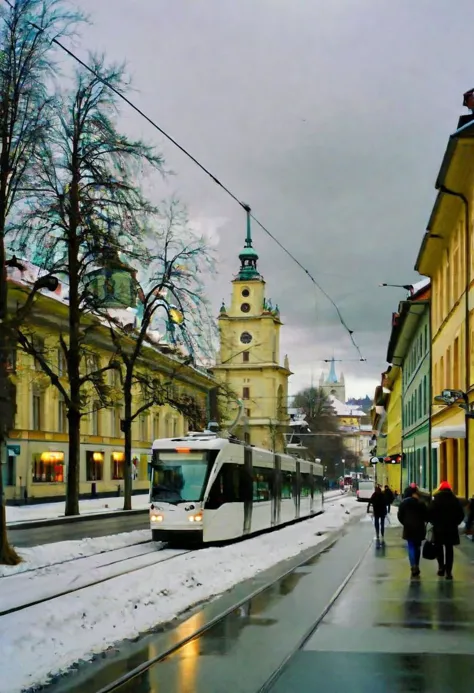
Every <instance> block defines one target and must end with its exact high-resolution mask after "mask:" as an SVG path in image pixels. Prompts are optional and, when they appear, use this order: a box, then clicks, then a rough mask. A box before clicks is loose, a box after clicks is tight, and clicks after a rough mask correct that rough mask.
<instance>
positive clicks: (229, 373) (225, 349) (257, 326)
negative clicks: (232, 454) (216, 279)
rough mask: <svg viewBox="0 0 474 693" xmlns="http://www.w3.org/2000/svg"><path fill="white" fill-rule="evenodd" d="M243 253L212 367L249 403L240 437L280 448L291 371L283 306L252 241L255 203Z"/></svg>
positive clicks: (223, 310) (230, 389)
mask: <svg viewBox="0 0 474 693" xmlns="http://www.w3.org/2000/svg"><path fill="white" fill-rule="evenodd" d="M239 259H240V270H239V272H238V274H237V276H236V277H235V279H234V280H233V281H232V297H231V301H230V306H229V307H228V308H227V307H226V305H225V302H223V303H222V306H221V309H220V314H219V318H218V321H219V335H220V351H219V357H218V360H217V364H216V366H215V367H214V368H213V371H214V373H215V375H216V377H217V378H218V379H219V380H220V381H221V382H222V384H223V385H225V389H226V390H227V391H228V392H232V393H233V394H234V395H235V396H236V397H237V398H239V399H241V400H242V401H243V403H244V407H245V417H244V422H245V425H244V426H242V427H241V430H240V431H239V437H245V438H246V439H247V441H248V442H250V443H251V444H252V445H255V446H257V447H263V448H267V449H269V450H276V451H278V452H281V451H282V450H283V449H284V436H283V433H285V432H286V430H287V425H288V421H289V417H288V414H287V403H288V378H289V376H290V375H291V371H290V369H289V362H288V357H287V356H285V359H284V365H283V366H281V365H280V327H281V325H282V322H281V319H280V311H279V308H278V306H277V305H275V306H273V305H272V302H271V301H270V300H269V299H267V298H266V297H265V281H264V279H263V277H262V276H261V274H260V273H259V271H258V267H257V264H258V255H257V253H256V251H255V249H254V248H253V244H252V234H251V225H250V208H247V235H246V239H245V246H244V248H243V250H242V252H241V253H240V255H239ZM229 408H230V409H232V414H231V415H230V417H229V418H230V419H232V418H233V414H234V412H235V405H231V402H230V401H229Z"/></svg>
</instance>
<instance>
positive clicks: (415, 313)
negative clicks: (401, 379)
mask: <svg viewBox="0 0 474 693" xmlns="http://www.w3.org/2000/svg"><path fill="white" fill-rule="evenodd" d="M424 290H426V289H424ZM422 291H423V290H422ZM420 293H421V292H420ZM429 303H430V302H429V300H428V299H424V300H418V301H417V300H415V301H414V300H408V301H401V302H400V304H399V307H398V315H397V317H396V319H394V321H393V326H392V331H391V333H390V339H389V342H388V349H387V362H388V363H392V364H393V365H394V366H401V365H402V363H403V360H404V358H405V356H406V354H407V351H408V349H409V347H410V344H411V341H412V338H413V334H414V332H415V330H416V328H417V326H418V322H419V320H420V318H421V316H422V315H423V314H424V312H425V311H426V310H427V309H428V306H429Z"/></svg>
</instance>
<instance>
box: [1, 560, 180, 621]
mask: <svg viewBox="0 0 474 693" xmlns="http://www.w3.org/2000/svg"><path fill="white" fill-rule="evenodd" d="M165 551H166V552H168V551H171V552H172V555H171V556H166V557H160V553H162V552H165ZM191 551H192V550H190V549H183V550H179V549H161V550H159V551H157V553H156V555H155V559H156V560H150V562H146V563H145V565H139V566H136V567H132V568H130V567H129V568H128V569H126V570H121V571H119V572H114V574H113V575H107V576H104V577H102V578H99V579H97V577H96V576H94V577H93V578H90V580H89V581H88V582H87V581H86V582H85V583H84V582H82V583H81V584H79V585H76V586H75V587H71V588H68V589H62V590H59V591H57V592H55V593H54V594H51V595H48V596H44V597H40V598H37V599H32V600H31V601H28V602H26V603H21V604H16V605H15V606H12V607H8V608H6V609H3V610H1V611H0V618H1V617H3V616H8V615H9V614H13V613H16V612H18V611H24V610H25V609H29V608H31V607H33V606H37V605H39V604H44V603H46V602H51V601H53V600H54V599H57V598H59V597H64V596H67V595H69V594H74V593H75V592H79V591H81V590H85V589H87V588H88V587H93V586H95V585H100V584H102V583H104V582H109V581H110V580H114V579H115V578H118V577H122V576H123V575H129V574H131V573H136V572H138V571H140V570H146V569H147V568H150V567H151V566H153V565H157V564H159V563H166V562H167V561H170V560H172V559H173V558H178V557H179V556H183V555H184V554H187V553H191ZM144 555H150V556H152V555H153V554H152V552H146V553H144V554H140V555H138V556H133V557H130V558H128V559H127V558H126V559H122V560H117V561H114V562H113V563H119V562H121V563H127V562H130V561H136V559H137V558H142V557H143V556H144ZM157 556H158V558H157ZM88 558H90V556H89V557H88ZM111 565H112V564H111ZM102 567H104V568H107V567H109V566H108V565H105V566H102ZM80 577H81V576H76V577H75V578H74V580H73V582H75V581H76V580H77V579H79V578H80Z"/></svg>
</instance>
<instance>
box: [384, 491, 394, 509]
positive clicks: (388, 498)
mask: <svg viewBox="0 0 474 693" xmlns="http://www.w3.org/2000/svg"><path fill="white" fill-rule="evenodd" d="M383 495H384V496H385V502H386V504H387V505H392V503H393V500H394V495H393V491H392V490H391V489H389V488H386V489H385V490H384V492H383Z"/></svg>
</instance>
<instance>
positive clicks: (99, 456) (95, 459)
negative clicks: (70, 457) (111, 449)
mask: <svg viewBox="0 0 474 693" xmlns="http://www.w3.org/2000/svg"><path fill="white" fill-rule="evenodd" d="M86 474H87V481H102V478H103V474H104V453H103V452H99V451H96V452H91V451H90V450H88V451H87V452H86Z"/></svg>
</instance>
